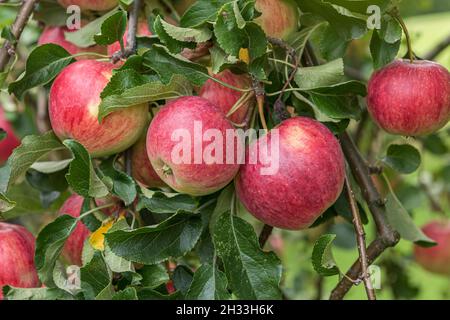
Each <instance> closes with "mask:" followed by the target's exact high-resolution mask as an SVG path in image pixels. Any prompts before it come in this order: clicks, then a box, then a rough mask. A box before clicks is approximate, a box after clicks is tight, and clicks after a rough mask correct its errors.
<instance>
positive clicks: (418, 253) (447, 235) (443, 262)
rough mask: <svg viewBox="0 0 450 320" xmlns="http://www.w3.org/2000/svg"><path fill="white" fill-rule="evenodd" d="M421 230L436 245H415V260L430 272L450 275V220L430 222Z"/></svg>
mask: <svg viewBox="0 0 450 320" xmlns="http://www.w3.org/2000/svg"><path fill="white" fill-rule="evenodd" d="M422 231H423V232H424V233H425V234H426V235H427V236H428V237H429V238H431V239H433V240H434V241H436V242H437V245H436V246H434V247H431V248H423V247H419V246H415V248H414V256H415V260H416V261H417V263H418V264H420V265H421V266H422V267H423V268H425V269H426V270H428V271H430V272H434V273H438V274H442V275H446V276H450V220H446V221H433V222H430V223H429V224H427V225H426V226H425V227H423V229H422Z"/></svg>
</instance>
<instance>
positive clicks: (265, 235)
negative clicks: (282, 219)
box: [259, 224, 273, 249]
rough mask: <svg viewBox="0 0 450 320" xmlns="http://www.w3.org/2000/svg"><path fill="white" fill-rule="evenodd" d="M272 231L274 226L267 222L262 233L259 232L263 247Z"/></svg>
mask: <svg viewBox="0 0 450 320" xmlns="http://www.w3.org/2000/svg"><path fill="white" fill-rule="evenodd" d="M272 231H273V227H272V226H269V225H268V224H265V225H264V227H263V228H262V230H261V233H260V234H259V246H260V247H261V249H263V248H264V246H265V244H266V242H267V240H269V237H270V235H271V234H272Z"/></svg>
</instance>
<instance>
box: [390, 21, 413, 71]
mask: <svg viewBox="0 0 450 320" xmlns="http://www.w3.org/2000/svg"><path fill="white" fill-rule="evenodd" d="M392 16H393V17H394V19H395V20H397V21H398V23H400V26H401V27H402V29H403V32H404V33H405V37H406V45H407V46H408V55H409V60H410V61H411V63H414V52H413V49H412V44H411V36H410V34H409V31H408V28H407V27H406V23H405V21H404V20H403V18H402V17H401V16H400V15H399V14H398V12H394V13H392Z"/></svg>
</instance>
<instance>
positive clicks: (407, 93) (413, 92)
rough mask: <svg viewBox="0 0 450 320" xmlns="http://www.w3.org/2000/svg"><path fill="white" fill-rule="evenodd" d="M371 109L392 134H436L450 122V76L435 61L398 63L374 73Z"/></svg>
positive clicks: (368, 104) (369, 89)
mask: <svg viewBox="0 0 450 320" xmlns="http://www.w3.org/2000/svg"><path fill="white" fill-rule="evenodd" d="M367 108H368V110H369V112H370V114H371V115H372V118H373V119H374V120H375V122H376V123H377V124H378V125H379V126H380V127H381V128H383V129H384V130H385V131H387V132H389V133H392V134H399V135H404V136H420V135H426V134H430V133H433V132H435V131H437V130H439V129H441V128H442V127H444V126H445V125H446V124H447V122H448V121H449V120H450V73H449V72H448V71H447V69H445V68H444V67H443V66H441V65H439V64H437V63H434V62H431V61H419V60H416V61H414V63H411V62H410V61H409V60H396V61H394V62H392V63H391V64H389V65H387V66H386V67H384V68H382V69H380V70H378V71H377V72H375V73H374V74H373V76H372V78H371V79H370V81H369V86H368V96H367Z"/></svg>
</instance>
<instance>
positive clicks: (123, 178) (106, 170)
mask: <svg viewBox="0 0 450 320" xmlns="http://www.w3.org/2000/svg"><path fill="white" fill-rule="evenodd" d="M115 161H116V158H115V157H110V158H109V159H107V160H105V161H103V162H102V164H101V165H100V171H101V173H102V174H104V175H105V176H106V177H107V178H109V179H111V181H112V183H113V187H112V193H113V194H114V195H115V196H117V197H119V198H120V199H121V200H122V201H123V202H124V203H125V205H126V206H128V205H130V204H131V203H132V202H133V201H134V199H136V196H137V189H136V183H135V182H134V180H133V178H131V177H130V176H129V175H127V174H126V173H125V172H123V171H120V170H118V169H117V168H116V167H115V165H114V162H115Z"/></svg>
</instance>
